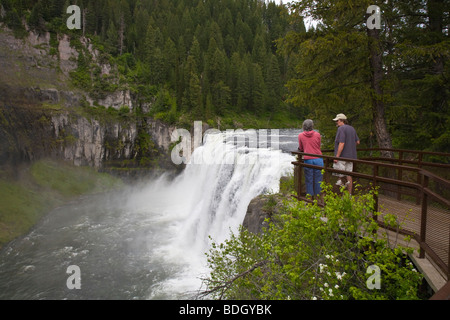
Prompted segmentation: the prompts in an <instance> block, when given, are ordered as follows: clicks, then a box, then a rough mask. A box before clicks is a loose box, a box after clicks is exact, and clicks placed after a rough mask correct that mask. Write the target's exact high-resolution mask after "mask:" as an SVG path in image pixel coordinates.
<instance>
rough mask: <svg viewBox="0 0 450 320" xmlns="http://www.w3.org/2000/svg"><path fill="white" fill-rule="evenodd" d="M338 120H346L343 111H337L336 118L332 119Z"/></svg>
mask: <svg viewBox="0 0 450 320" xmlns="http://www.w3.org/2000/svg"><path fill="white" fill-rule="evenodd" d="M338 120H347V117H346V116H345V114H343V113H339V114H338V115H337V116H336V118H334V119H333V121H338Z"/></svg>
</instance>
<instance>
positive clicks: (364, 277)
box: [204, 185, 422, 300]
mask: <svg viewBox="0 0 450 320" xmlns="http://www.w3.org/2000/svg"><path fill="white" fill-rule="evenodd" d="M323 186H324V190H325V198H324V200H325V203H326V206H325V207H324V208H321V207H319V206H318V205H317V203H315V204H305V203H304V202H299V201H297V200H286V201H285V203H284V212H283V213H282V214H281V215H279V216H278V217H274V218H273V219H274V220H273V221H271V223H270V227H269V228H268V229H267V230H265V232H264V233H263V234H262V235H256V234H252V233H250V232H248V231H247V230H244V229H241V230H240V231H239V233H238V234H232V235H231V236H230V239H229V240H226V241H225V242H224V243H221V244H217V243H213V245H212V248H211V250H210V251H209V252H208V253H207V257H208V265H209V267H210V269H211V273H210V275H209V277H208V278H207V279H205V284H206V285H207V290H206V291H205V292H204V293H205V295H207V296H209V297H212V298H226V299H293V300H297V299H298V300H305V299H306V300H309V299H325V300H334V299H418V296H417V290H418V286H419V284H420V283H421V280H422V275H421V274H420V273H418V272H417V271H416V269H415V268H414V266H413V265H412V264H411V263H410V262H409V261H408V259H407V256H406V254H407V253H409V252H410V249H408V248H405V247H400V246H399V247H396V248H391V247H390V246H389V244H388V242H387V240H386V239H384V238H383V236H380V235H379V233H377V231H378V225H377V223H376V222H374V220H373V219H372V217H371V215H372V212H373V208H374V200H373V193H374V191H372V192H370V193H368V194H366V195H360V196H358V197H357V198H356V197H352V196H351V195H349V194H348V193H344V194H343V195H342V196H338V195H336V194H333V193H332V192H331V187H330V186H325V185H323ZM372 265H376V266H378V267H379V268H380V270H381V288H380V289H379V290H377V289H374V290H370V289H369V288H368V286H367V285H366V283H367V281H368V280H369V277H370V275H371V274H370V273H367V269H368V267H369V266H372Z"/></svg>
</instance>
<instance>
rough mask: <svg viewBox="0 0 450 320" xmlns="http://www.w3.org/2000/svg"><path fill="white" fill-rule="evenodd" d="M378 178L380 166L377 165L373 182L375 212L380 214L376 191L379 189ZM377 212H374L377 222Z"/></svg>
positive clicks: (374, 169) (374, 168) (374, 167)
mask: <svg viewBox="0 0 450 320" xmlns="http://www.w3.org/2000/svg"><path fill="white" fill-rule="evenodd" d="M377 177H378V165H377V164H375V165H374V166H373V180H372V183H373V188H374V194H373V199H374V201H375V207H374V210H375V212H378V192H377V191H376V190H375V188H376V187H377ZM375 212H374V216H373V219H374V220H375V221H378V215H376V214H375Z"/></svg>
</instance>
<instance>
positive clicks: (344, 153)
mask: <svg viewBox="0 0 450 320" xmlns="http://www.w3.org/2000/svg"><path fill="white" fill-rule="evenodd" d="M333 121H334V122H335V123H336V126H337V127H338V130H337V133H336V139H335V141H334V156H335V157H337V158H348V159H357V158H358V156H357V152H356V146H357V145H359V144H360V140H359V137H358V134H357V133H356V130H355V128H353V127H352V126H350V125H349V124H348V121H347V117H346V116H345V114H343V113H340V114H338V115H337V116H336V118H334V119H333ZM333 168H335V169H337V170H343V171H349V172H352V171H353V162H351V161H341V160H334V164H333ZM338 176H339V180H338V181H337V183H336V184H337V185H338V186H342V185H344V183H343V182H342V177H344V175H342V174H338ZM345 185H346V186H347V190H348V192H349V193H350V194H352V190H353V179H352V177H351V176H347V182H346V183H345Z"/></svg>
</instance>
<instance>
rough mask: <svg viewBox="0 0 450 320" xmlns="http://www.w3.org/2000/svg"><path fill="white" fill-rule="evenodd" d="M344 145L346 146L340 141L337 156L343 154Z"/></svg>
mask: <svg viewBox="0 0 450 320" xmlns="http://www.w3.org/2000/svg"><path fill="white" fill-rule="evenodd" d="M344 146H345V143H344V142H341V143H339V146H338V150H337V152H336V157H338V158H339V157H340V156H341V153H342V151H343V150H344ZM334 162H338V160H334Z"/></svg>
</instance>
